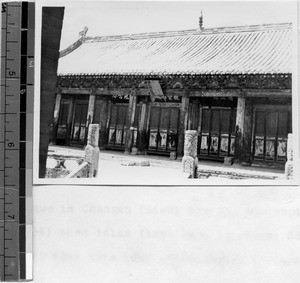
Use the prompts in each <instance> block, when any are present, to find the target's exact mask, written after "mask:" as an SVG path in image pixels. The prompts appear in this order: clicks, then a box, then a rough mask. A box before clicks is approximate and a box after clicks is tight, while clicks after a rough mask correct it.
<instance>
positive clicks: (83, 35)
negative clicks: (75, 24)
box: [79, 26, 89, 39]
mask: <svg viewBox="0 0 300 283" xmlns="http://www.w3.org/2000/svg"><path fill="white" fill-rule="evenodd" d="M88 30H89V28H88V27H87V26H85V27H84V28H83V30H82V31H81V32H79V37H80V38H82V39H83V38H84V37H85V36H86V34H87V32H88Z"/></svg>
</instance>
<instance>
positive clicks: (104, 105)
mask: <svg viewBox="0 0 300 283" xmlns="http://www.w3.org/2000/svg"><path fill="white" fill-rule="evenodd" d="M107 121H108V97H107V96H104V97H102V98H101V100H100V119H99V127H100V129H99V131H100V136H99V148H100V149H104V146H105V144H106V141H107Z"/></svg>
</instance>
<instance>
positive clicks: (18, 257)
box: [0, 2, 35, 281]
mask: <svg viewBox="0 0 300 283" xmlns="http://www.w3.org/2000/svg"><path fill="white" fill-rule="evenodd" d="M1 6H2V7H1V9H2V10H1V93H0V278H1V281H19V280H30V279H32V142H33V134H32V130H33V103H34V97H33V83H34V20H35V19H34V12H35V11H34V3H29V2H6V3H1Z"/></svg>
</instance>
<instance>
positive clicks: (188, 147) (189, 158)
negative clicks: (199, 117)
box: [182, 130, 198, 178]
mask: <svg viewBox="0 0 300 283" xmlns="http://www.w3.org/2000/svg"><path fill="white" fill-rule="evenodd" d="M197 145H198V132H197V131H194V130H187V131H186V132H185V139H184V156H183V158H182V170H183V173H187V174H188V176H189V178H195V177H196V171H197V166H198V158H197Z"/></svg>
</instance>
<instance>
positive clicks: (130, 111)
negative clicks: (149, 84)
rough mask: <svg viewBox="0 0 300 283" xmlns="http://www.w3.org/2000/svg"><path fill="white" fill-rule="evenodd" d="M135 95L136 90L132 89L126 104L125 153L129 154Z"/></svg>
mask: <svg viewBox="0 0 300 283" xmlns="http://www.w3.org/2000/svg"><path fill="white" fill-rule="evenodd" d="M136 102H137V95H136V90H135V89H132V91H131V94H130V96H129V106H128V120H127V131H126V140H125V153H127V154H129V153H130V152H131V147H132V141H133V136H132V135H133V126H134V117H135V109H136Z"/></svg>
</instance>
